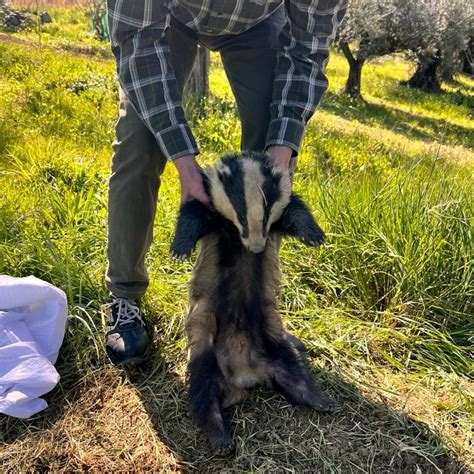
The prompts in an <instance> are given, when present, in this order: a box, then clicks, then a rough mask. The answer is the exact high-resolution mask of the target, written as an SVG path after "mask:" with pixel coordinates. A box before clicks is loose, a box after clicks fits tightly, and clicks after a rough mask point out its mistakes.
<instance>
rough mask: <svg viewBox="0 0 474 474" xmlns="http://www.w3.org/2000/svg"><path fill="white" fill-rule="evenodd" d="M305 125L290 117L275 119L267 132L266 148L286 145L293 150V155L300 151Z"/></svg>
mask: <svg viewBox="0 0 474 474" xmlns="http://www.w3.org/2000/svg"><path fill="white" fill-rule="evenodd" d="M304 131H305V125H304V123H303V122H300V121H299V120H295V119H292V118H288V117H283V118H278V119H274V120H272V121H271V122H270V125H269V127H268V132H267V139H266V142H265V143H266V146H265V147H266V148H268V147H269V146H270V145H286V146H288V147H290V148H291V149H292V150H293V152H294V153H293V155H297V154H298V152H299V151H300V147H301V142H302V141H303V135H304Z"/></svg>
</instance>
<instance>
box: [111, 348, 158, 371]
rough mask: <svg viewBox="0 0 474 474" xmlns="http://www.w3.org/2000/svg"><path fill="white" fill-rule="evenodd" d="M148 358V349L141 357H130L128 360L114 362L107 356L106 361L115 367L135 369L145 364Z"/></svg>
mask: <svg viewBox="0 0 474 474" xmlns="http://www.w3.org/2000/svg"><path fill="white" fill-rule="evenodd" d="M149 356H150V350H149V349H148V350H147V351H146V352H145V354H143V355H142V356H138V357H130V359H126V360H122V361H120V362H114V361H113V360H112V359H111V358H110V357H109V356H107V359H108V360H109V362H110V363H111V364H112V365H113V366H115V367H136V366H138V365H141V364H143V363H144V362H146V361H147V360H148V359H149Z"/></svg>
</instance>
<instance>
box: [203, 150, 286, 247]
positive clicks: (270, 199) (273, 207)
mask: <svg viewBox="0 0 474 474" xmlns="http://www.w3.org/2000/svg"><path fill="white" fill-rule="evenodd" d="M206 175H207V177H208V180H209V193H210V196H211V201H212V203H213V205H214V207H215V208H216V210H217V211H218V212H219V213H220V214H221V215H222V216H224V217H225V218H226V219H228V220H230V221H231V222H232V223H233V224H234V225H235V227H237V229H238V231H239V234H240V238H241V240H242V244H243V245H244V247H245V248H246V249H247V250H249V251H251V252H254V253H259V252H262V251H263V250H264V248H265V245H266V240H267V235H268V232H269V230H270V227H271V225H272V224H273V223H274V222H276V221H277V220H278V219H279V218H280V217H281V215H282V214H283V211H284V209H285V207H286V206H287V205H288V203H289V201H290V196H291V182H290V178H289V175H288V172H286V171H284V170H283V169H282V168H280V167H279V166H278V165H276V164H275V163H273V162H272V161H271V160H270V159H269V158H268V157H267V155H265V154H264V153H247V154H244V155H241V156H226V157H224V158H222V159H221V160H219V161H218V162H217V163H216V165H215V166H214V167H212V168H208V169H206Z"/></svg>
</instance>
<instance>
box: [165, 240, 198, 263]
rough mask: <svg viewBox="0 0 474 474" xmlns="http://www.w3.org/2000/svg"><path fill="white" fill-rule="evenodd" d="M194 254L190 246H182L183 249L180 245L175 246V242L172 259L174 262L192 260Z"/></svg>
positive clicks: (172, 248)
mask: <svg viewBox="0 0 474 474" xmlns="http://www.w3.org/2000/svg"><path fill="white" fill-rule="evenodd" d="M192 253H193V248H190V247H189V246H187V247H186V246H181V248H180V247H179V246H178V245H175V242H173V244H172V245H171V251H170V254H171V258H173V259H174V260H180V261H183V260H185V259H187V258H190V257H191V255H192Z"/></svg>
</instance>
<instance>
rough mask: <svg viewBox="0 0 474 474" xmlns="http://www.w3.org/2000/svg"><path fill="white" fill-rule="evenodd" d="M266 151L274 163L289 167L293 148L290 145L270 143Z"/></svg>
mask: <svg viewBox="0 0 474 474" xmlns="http://www.w3.org/2000/svg"><path fill="white" fill-rule="evenodd" d="M267 153H268V155H269V156H270V158H271V159H272V160H273V161H274V162H275V163H277V164H279V165H280V166H283V167H285V168H289V167H290V162H291V157H292V156H293V150H292V149H291V148H290V147H288V146H285V145H270V146H269V147H268V148H267Z"/></svg>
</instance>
